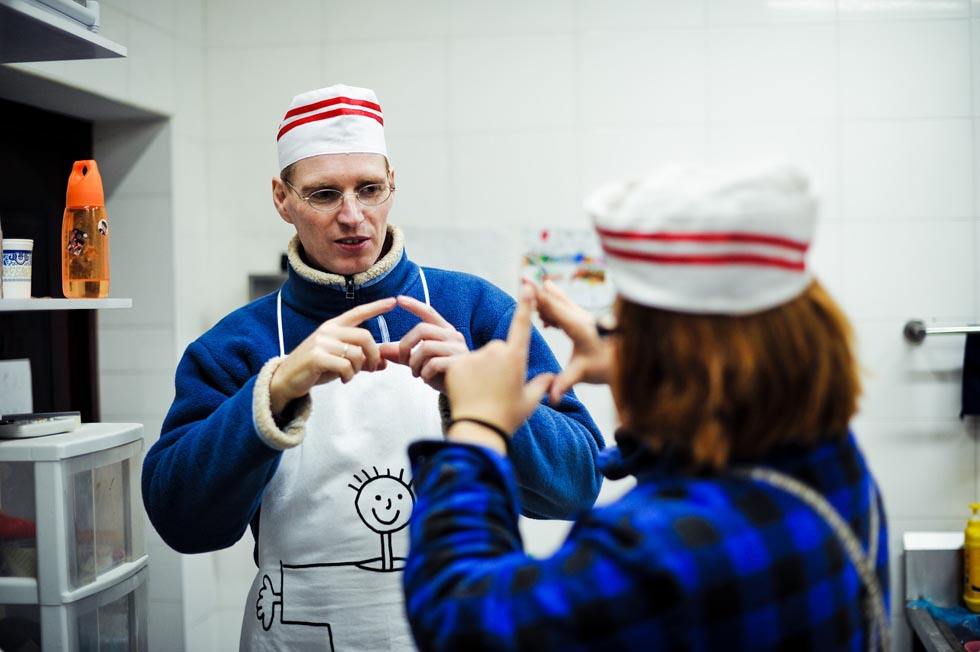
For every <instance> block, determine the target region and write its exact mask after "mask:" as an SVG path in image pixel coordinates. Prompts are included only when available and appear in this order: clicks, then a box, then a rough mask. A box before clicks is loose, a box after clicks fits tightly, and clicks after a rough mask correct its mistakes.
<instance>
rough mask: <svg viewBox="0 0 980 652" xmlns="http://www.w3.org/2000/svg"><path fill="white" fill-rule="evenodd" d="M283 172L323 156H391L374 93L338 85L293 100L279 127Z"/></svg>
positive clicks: (280, 156) (366, 89)
mask: <svg viewBox="0 0 980 652" xmlns="http://www.w3.org/2000/svg"><path fill="white" fill-rule="evenodd" d="M277 141H278V145H279V169H280V170H283V169H285V168H286V167H287V166H289V165H291V164H293V163H295V162H296V161H298V160H300V159H304V158H309V157H311V156H319V155H320V154H351V153H354V152H358V153H369V154H383V155H384V156H388V150H387V148H386V147H385V131H384V118H383V117H382V115H381V105H380V104H378V98H377V97H375V95H374V91H372V90H370V89H368V88H357V87H355V86H345V85H343V84H336V85H334V86H329V87H327V88H320V89H317V90H315V91H309V92H306V93H301V94H299V95H297V96H296V97H294V98H293V102H292V104H290V105H289V110H288V111H286V117H284V118H283V119H282V123H281V124H280V125H279V134H278V136H277Z"/></svg>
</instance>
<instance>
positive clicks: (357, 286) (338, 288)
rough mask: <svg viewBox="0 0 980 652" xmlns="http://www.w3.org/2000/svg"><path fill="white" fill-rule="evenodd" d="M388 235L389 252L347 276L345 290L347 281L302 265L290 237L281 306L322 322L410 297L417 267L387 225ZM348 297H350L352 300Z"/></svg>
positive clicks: (296, 242)
mask: <svg viewBox="0 0 980 652" xmlns="http://www.w3.org/2000/svg"><path fill="white" fill-rule="evenodd" d="M388 234H389V235H390V236H391V249H390V250H389V251H388V253H387V254H385V255H384V256H383V257H382V258H381V259H380V260H379V261H378V262H376V263H375V264H374V265H372V266H371V268H370V269H368V270H366V271H363V272H361V273H359V274H355V275H353V276H351V277H350V279H351V281H352V288H348V282H347V277H344V276H341V275H339V274H332V273H330V272H324V271H322V270H318V269H314V268H312V267H310V266H309V265H308V264H307V263H306V262H304V261H303V257H302V255H301V254H300V252H301V246H302V245H300V244H299V240H298V239H297V238H295V237H294V238H293V239H292V240H291V241H290V243H289V249H288V250H287V258H288V260H289V270H288V277H287V278H286V282H285V283H284V284H283V286H282V302H283V305H284V306H288V307H289V308H291V309H292V310H294V311H296V312H298V313H299V314H301V315H305V316H306V317H309V318H311V319H316V320H320V321H323V320H327V319H332V318H333V317H336V316H337V315H339V314H340V313H342V312H346V311H347V310H350V309H351V308H353V307H354V306H357V305H362V304H365V303H370V302H371V301H376V300H377V299H386V298H388V297H394V296H398V295H399V294H406V293H410V290H411V288H412V286H413V285H414V284H416V283H417V282H418V276H419V270H418V266H417V265H415V263H413V262H411V261H410V260H409V259H408V256H407V255H406V253H405V245H404V236H403V235H402V232H401V230H400V229H398V228H396V227H393V226H391V225H389V226H388ZM349 289H350V290H352V292H350V293H349V292H348V290H349ZM348 294H353V298H349V297H348ZM413 296H415V295H414V294H413Z"/></svg>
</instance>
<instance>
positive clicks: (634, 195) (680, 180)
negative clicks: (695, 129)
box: [586, 163, 817, 315]
mask: <svg viewBox="0 0 980 652" xmlns="http://www.w3.org/2000/svg"><path fill="white" fill-rule="evenodd" d="M816 208H817V202H816V199H815V198H814V197H813V195H812V194H811V193H810V189H809V184H808V182H807V179H806V178H805V177H804V176H803V174H802V173H801V172H800V171H799V170H797V169H796V168H795V167H793V166H791V165H788V164H784V163H769V164H756V165H752V166H749V167H745V168H742V169H739V170H727V171H726V170H712V169H704V168H691V167H680V166H672V167H668V168H665V169H662V170H660V171H658V172H656V173H655V174H652V175H650V176H647V177H644V178H639V179H634V180H627V181H623V182H617V183H613V184H609V185H607V186H605V187H603V188H600V189H599V190H597V191H596V192H595V193H593V194H592V195H591V196H590V197H589V198H588V200H587V201H586V210H587V211H588V212H589V214H590V215H591V217H592V219H593V220H594V222H595V225H596V230H597V231H598V233H599V238H600V241H601V243H602V247H603V249H604V250H605V253H606V261H607V265H608V267H609V271H610V277H611V280H612V282H613V285H614V286H615V287H616V289H617V290H618V291H619V293H620V294H621V295H622V296H623V297H624V298H626V299H628V300H630V301H633V302H635V303H639V304H642V305H645V306H651V307H656V308H663V309H666V310H675V311H678V312H690V313H700V314H729V315H744V314H749V313H753V312H759V311H762V310H766V309H768V308H773V307H775V306H778V305H780V304H782V303H785V302H787V301H789V300H790V299H793V298H794V297H796V296H798V295H799V294H800V293H801V292H803V290H804V289H805V288H806V287H807V285H809V283H810V280H811V279H812V276H811V275H810V272H809V271H808V270H807V267H806V260H805V255H806V252H807V249H809V247H810V242H811V241H812V239H813V232H814V227H815V224H816Z"/></svg>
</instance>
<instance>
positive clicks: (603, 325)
mask: <svg viewBox="0 0 980 652" xmlns="http://www.w3.org/2000/svg"><path fill="white" fill-rule="evenodd" d="M595 329H596V332H597V333H599V339H603V340H604V339H606V338H607V337H609V336H611V335H617V334H619V324H617V323H616V318H615V317H614V316H613V315H610V314H606V315H602V316H600V317H598V318H597V319H596V320H595Z"/></svg>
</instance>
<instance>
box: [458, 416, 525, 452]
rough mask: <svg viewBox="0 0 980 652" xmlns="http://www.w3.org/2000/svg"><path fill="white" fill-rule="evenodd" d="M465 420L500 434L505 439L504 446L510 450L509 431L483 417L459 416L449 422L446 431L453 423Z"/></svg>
mask: <svg viewBox="0 0 980 652" xmlns="http://www.w3.org/2000/svg"><path fill="white" fill-rule="evenodd" d="M464 421H468V422H470V423H475V424H476V425H478V426H483V427H484V428H486V429H487V430H489V431H491V432H493V433H495V434H497V435H499V436H500V438H501V439H503V440H504V447H505V448H506V449H507V452H508V453H509V452H510V435H509V434H508V433H507V431H506V430H504V429H503V428H501V427H500V426H498V425H495V424H492V423H490V422H489V421H484V420H483V419H476V418H474V417H457V418H455V419H453V420H452V421H450V422H449V425H448V426H446V431H447V432H448V431H449V429H450V428H452V427H453V424H456V423H462V422H464Z"/></svg>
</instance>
